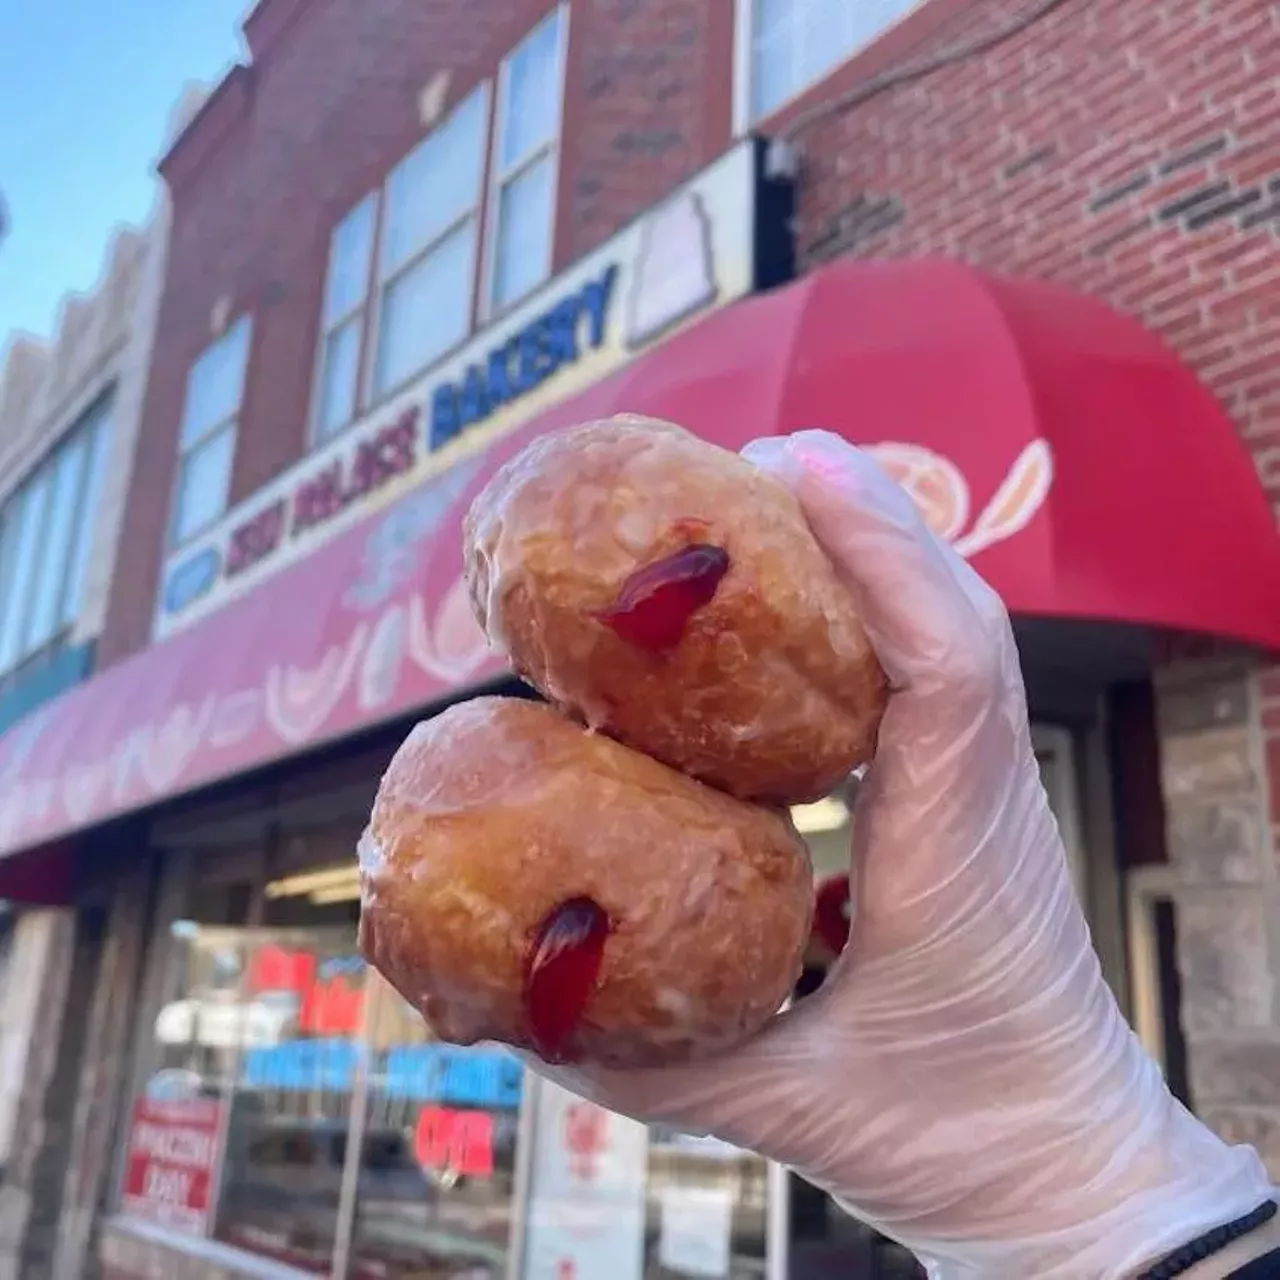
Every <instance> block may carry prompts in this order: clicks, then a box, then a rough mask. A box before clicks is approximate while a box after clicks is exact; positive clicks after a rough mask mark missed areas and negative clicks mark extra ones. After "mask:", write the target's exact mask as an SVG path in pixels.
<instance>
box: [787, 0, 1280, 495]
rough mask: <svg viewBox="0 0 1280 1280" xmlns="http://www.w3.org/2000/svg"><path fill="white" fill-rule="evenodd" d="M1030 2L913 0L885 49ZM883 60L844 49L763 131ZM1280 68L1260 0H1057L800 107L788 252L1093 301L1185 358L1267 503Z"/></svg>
mask: <svg viewBox="0 0 1280 1280" xmlns="http://www.w3.org/2000/svg"><path fill="white" fill-rule="evenodd" d="M1036 4H1037V0H982V3H980V4H975V3H967V4H960V5H958V4H956V3H955V0H928V2H927V3H926V4H925V5H924V6H923V7H922V9H921V10H920V11H918V13H917V14H916V15H915V16H914V17H913V18H910V19H908V20H907V21H906V22H905V23H904V24H902V26H901V27H900V28H899V30H898V31H897V32H895V33H894V42H895V44H896V45H897V55H898V58H899V60H902V59H915V58H918V57H920V56H923V55H928V54H930V53H933V52H936V51H937V50H939V49H941V48H943V47H945V46H958V47H961V48H963V46H964V45H965V44H966V43H967V42H972V41H973V40H974V38H975V37H976V36H978V35H980V34H981V33H983V32H984V31H989V30H992V29H995V28H998V27H999V26H1000V25H1001V24H1002V23H1003V22H1005V21H1007V20H1008V19H1009V18H1010V17H1012V16H1014V15H1017V14H1022V13H1026V12H1028V11H1030V10H1032V9H1034V8H1035V7H1036ZM931 11H932V12H931ZM948 12H949V16H948V17H946V18H945V19H944V18H943V17H942V16H941V15H943V14H944V13H948ZM979 15H980V16H979ZM915 31H923V32H926V33H927V38H923V39H921V40H916V39H914V38H913V34H914V32H915ZM860 64H861V65H860ZM892 65H894V64H893V63H892V62H890V63H889V66H892ZM899 65H900V62H899ZM884 66H885V58H884V55H883V53H882V52H881V51H877V50H873V51H871V53H870V54H869V55H868V56H867V58H866V59H865V62H864V60H862V59H855V60H854V61H853V62H852V63H850V64H849V65H848V66H846V67H845V68H844V69H843V70H842V71H841V72H840V73H839V74H838V75H837V76H835V77H833V78H832V79H831V80H829V81H828V82H827V83H826V84H825V85H824V86H822V87H821V88H820V89H819V90H818V91H817V92H815V93H813V94H810V95H809V97H808V98H807V99H806V100H805V101H804V102H802V103H800V104H797V107H796V108H795V109H792V110H791V111H790V112H787V113H784V114H783V115H782V116H780V117H779V118H778V120H777V122H776V123H775V125H774V127H777V126H781V127H783V128H786V127H787V126H788V123H789V118H791V119H794V116H795V115H796V113H797V111H798V110H804V109H807V108H808V107H810V106H812V105H813V104H814V103H815V102H821V101H828V100H831V99H832V98H834V97H837V96H839V95H840V94H841V93H843V92H847V91H849V90H851V89H854V88H856V87H857V86H858V85H859V84H860V83H864V82H865V80H866V78H867V77H868V76H869V75H871V74H872V73H874V72H877V71H881V70H883V68H884ZM1278 71H1280V10H1277V9H1276V7H1275V6H1274V5H1273V4H1271V3H1269V0H1214V3H1213V4H1212V5H1205V4H1201V3H1199V2H1198V0H1142V2H1141V3H1134V2H1133V0H1064V3H1061V4H1059V5H1058V6H1057V7H1056V8H1054V9H1053V10H1052V11H1051V12H1049V13H1048V14H1047V15H1046V16H1045V17H1043V18H1042V19H1040V20H1039V21H1038V22H1036V23H1033V24H1032V25H1031V26H1030V27H1029V28H1027V29H1026V30H1025V31H1024V32H1022V33H1021V34H1018V35H1016V36H1014V37H1012V38H1010V39H1008V40H1006V41H1004V42H1002V43H1000V44H998V45H996V46H995V47H994V48H992V49H990V50H989V51H987V52H985V53H981V54H979V55H977V56H973V57H967V58H966V57H960V58H958V59H957V61H955V62H954V64H952V65H949V66H947V67H945V68H942V69H940V70H937V71H934V72H932V73H931V74H928V75H926V76H924V77H923V78H921V79H919V80H917V81H915V82H914V83H906V84H902V85H900V86H898V87H896V88H890V89H888V90H886V91H885V92H883V93H881V94H879V95H878V96H876V97H875V98H873V99H871V100H870V101H867V102H864V103H863V104H861V105H858V106H855V107H853V108H852V109H851V110H849V111H847V112H845V113H841V112H839V111H833V112H830V113H828V114H826V115H825V116H823V117H821V118H819V119H816V120H813V121H812V122H811V123H809V124H808V125H804V123H803V122H800V127H799V128H798V130H797V131H796V133H795V134H794V137H795V140H796V141H797V142H798V143H799V144H800V146H801V148H802V150H803V154H804V164H805V176H804V182H803V186H802V194H801V199H800V218H799V234H800V239H801V249H802V255H803V256H804V258H805V259H806V260H807V261H809V262H815V261H819V260H821V259H823V258H826V257H829V256H831V255H833V254H835V253H842V252H854V253H858V254H863V255H877V256H896V255H915V254H921V253H945V254H949V255H952V256H955V257H959V258H964V259H966V260H968V261H971V262H974V263H977V264H979V265H981V266H984V267H988V268H992V269H995V270H998V271H1005V272H1011V273H1019V274H1024V275H1029V276H1034V277H1038V278H1044V279H1052V280H1056V281H1059V282H1061V283H1063V284H1066V285H1069V286H1072V287H1074V288H1076V289H1078V290H1081V291H1083V292H1086V293H1090V294H1092V295H1094V296H1096V297H1100V298H1104V299H1105V300H1107V301H1108V302H1110V303H1111V304H1112V305H1114V306H1115V307H1117V308H1118V309H1119V310H1121V311H1125V312H1128V313H1130V314H1132V315H1135V316H1137V317H1138V318H1140V319H1141V320H1142V321H1143V322H1144V323H1145V324H1146V325H1148V326H1149V327H1150V328H1152V329H1154V330H1156V331H1157V332H1159V333H1161V334H1162V335H1163V336H1164V337H1165V338H1166V339H1167V340H1168V341H1169V342H1170V343H1171V344H1172V345H1173V346H1174V347H1175V348H1176V349H1177V350H1178V352H1179V353H1180V354H1181V355H1182V356H1183V357H1184V358H1185V359H1186V360H1187V361H1188V363H1190V364H1191V365H1192V366H1193V367H1194V368H1195V369H1197V370H1198V371H1199V373H1200V374H1201V376H1202V377H1203V378H1204V380H1205V381H1206V382H1207V383H1208V384H1209V386H1210V387H1211V388H1212V389H1213V390H1214V391H1215V392H1216V393H1217V394H1218V396H1219V397H1220V399H1221V400H1222V402H1223V403H1224V405H1225V406H1226V407H1227V408H1228V410H1229V411H1230V413H1231V414H1232V417H1233V418H1234V420H1235V421H1236V422H1237V424H1238V425H1239V427H1240V430H1241V434H1242V435H1243V436H1244V437H1245V439H1246V440H1247V442H1248V444H1249V446H1250V448H1251V449H1252V450H1253V451H1254V453H1255V456H1256V457H1257V459H1258V465H1259V469H1260V471H1261V473H1262V475H1263V477H1264V480H1265V481H1266V483H1267V484H1268V487H1269V489H1270V492H1271V494H1272V496H1273V498H1275V499H1280V361H1277V359H1276V356H1277V355H1280V87H1277V84H1276V79H1275V78H1276V73H1277V72H1278Z"/></svg>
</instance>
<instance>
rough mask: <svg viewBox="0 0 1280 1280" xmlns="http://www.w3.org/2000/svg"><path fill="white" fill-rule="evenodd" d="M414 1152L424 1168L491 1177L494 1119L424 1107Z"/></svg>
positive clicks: (468, 1112)
mask: <svg viewBox="0 0 1280 1280" xmlns="http://www.w3.org/2000/svg"><path fill="white" fill-rule="evenodd" d="M413 1153H414V1155H415V1156H416V1157H417V1160H418V1163H419V1164H420V1165H421V1166H422V1167H423V1168H424V1169H436V1170H439V1171H441V1172H444V1171H448V1172H450V1173H461V1174H467V1175H469V1176H470V1177H473V1178H489V1177H492V1176H493V1117H492V1116H491V1115H490V1114H489V1113H488V1112H487V1111H454V1110H453V1109H452V1108H450V1107H423V1108H422V1110H421V1111H420V1112H419V1113H418V1126H417V1129H416V1130H415V1132H414V1135H413Z"/></svg>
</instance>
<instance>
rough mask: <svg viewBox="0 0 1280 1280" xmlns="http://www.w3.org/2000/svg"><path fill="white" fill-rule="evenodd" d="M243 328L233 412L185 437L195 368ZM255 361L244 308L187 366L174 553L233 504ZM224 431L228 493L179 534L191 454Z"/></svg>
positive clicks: (173, 509) (173, 496)
mask: <svg viewBox="0 0 1280 1280" xmlns="http://www.w3.org/2000/svg"><path fill="white" fill-rule="evenodd" d="M240 329H243V330H244V359H243V362H242V364H241V367H240V394H239V396H238V397H237V398H236V402H235V406H234V407H233V408H232V409H231V411H230V412H229V413H227V414H225V415H224V416H223V417H221V418H218V419H215V421H214V422H213V423H212V424H211V425H209V426H206V427H205V428H204V430H203V431H202V432H201V433H200V434H199V435H198V436H195V437H193V438H192V439H191V440H184V439H183V434H184V427H185V425H186V419H187V409H188V406H189V404H190V400H191V382H192V378H193V376H194V374H195V371H196V370H197V369H198V368H199V367H200V363H201V361H203V360H205V359H207V358H208V357H209V356H210V355H211V354H212V353H213V352H214V351H215V350H216V349H217V348H218V347H219V346H220V345H221V344H222V343H225V342H229V341H230V340H231V338H232V336H233V335H234V334H235V333H236V332H237V331H238V330H240ZM252 364H253V317H252V315H251V314H250V313H249V312H247V311H242V312H241V313H240V314H239V315H238V316H236V317H235V319H233V320H231V321H230V322H229V323H228V324H227V326H226V327H225V328H224V329H223V330H222V332H221V333H220V334H218V336H217V337H216V338H214V339H213V340H212V341H211V342H208V343H206V344H205V346H204V347H203V348H202V349H201V351H200V353H199V355H197V356H196V358H195V359H194V360H193V361H192V362H191V365H190V367H189V368H188V369H187V381H186V387H185V390H184V393H183V397H182V414H181V416H180V417H179V419H178V457H177V465H176V466H175V467H174V473H173V487H172V490H171V492H170V495H169V521H168V533H167V541H168V543H169V550H170V551H171V552H173V551H177V550H179V549H181V548H182V547H186V546H189V545H190V544H191V543H192V542H194V541H195V540H196V539H197V538H198V537H200V536H201V535H202V534H204V533H207V532H208V531H209V530H210V529H211V528H212V527H213V526H214V525H215V524H217V522H218V521H219V520H221V519H222V517H223V516H224V515H226V513H227V510H228V509H229V507H230V505H231V504H230V497H231V480H232V475H233V473H234V471H235V459H236V451H237V446H238V445H239V436H240V417H241V414H242V413H243V412H244V397H245V388H246V387H247V386H248V382H249V371H250V368H251V366H252ZM224 431H230V432H231V464H230V466H229V467H228V468H227V478H226V493H225V494H224V495H223V500H222V510H221V511H219V512H218V513H217V514H216V515H214V516H211V517H210V518H209V519H208V520H206V521H205V522H204V523H203V524H201V525H197V526H195V527H194V528H191V529H188V530H187V531H186V532H185V533H183V534H182V535H181V536H179V533H178V526H179V515H180V513H181V510H182V492H183V481H184V480H185V478H186V468H187V463H188V461H189V460H190V459H191V457H192V456H193V455H194V454H196V453H198V452H199V451H200V450H201V449H203V448H205V447H206V446H207V445H209V444H210V443H211V442H212V441H213V439H214V438H215V437H216V436H218V435H220V434H221V433H222V432H224Z"/></svg>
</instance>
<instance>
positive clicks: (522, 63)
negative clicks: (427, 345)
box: [485, 6, 567, 312]
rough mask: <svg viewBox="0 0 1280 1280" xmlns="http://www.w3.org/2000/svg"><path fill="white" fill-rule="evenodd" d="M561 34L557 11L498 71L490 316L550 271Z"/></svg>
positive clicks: (559, 11)
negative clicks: (500, 71) (499, 73)
mask: <svg viewBox="0 0 1280 1280" xmlns="http://www.w3.org/2000/svg"><path fill="white" fill-rule="evenodd" d="M566 27H567V18H566V16H565V10H564V8H563V6H561V7H558V8H557V9H556V10H555V12H554V13H552V14H551V15H550V16H549V17H547V18H545V19H544V20H543V21H542V22H540V23H539V24H538V25H537V26H536V27H535V28H534V29H533V30H532V31H531V32H530V33H529V34H528V35H527V36H526V37H525V38H524V40H523V41H521V43H520V44H519V45H518V46H517V47H516V48H515V49H514V50H513V51H512V52H511V54H510V55H509V56H508V57H507V59H506V61H505V62H503V64H502V75H501V78H500V82H499V89H498V121H497V129H496V131H495V136H494V143H493V166H492V191H491V194H490V206H489V207H490V218H491V219H492V226H491V228H490V241H489V248H490V258H489V271H488V280H487V289H486V297H485V304H486V309H487V310H488V311H489V312H497V311H501V310H503V309H504V308H506V307H508V306H510V305H511V304H512V303H513V302H517V301H518V300H519V299H521V298H523V297H524V296H525V295H526V294H527V293H529V292H530V291H531V290H532V289H534V288H536V287H537V286H538V285H539V284H541V283H542V281H543V280H545V279H546V278H547V275H548V274H549V273H550V271H551V252H552V232H553V228H554V225H555V194H556V154H557V144H558V142H559V139H560V113H561V103H562V102H563V98H564V47H565V34H566Z"/></svg>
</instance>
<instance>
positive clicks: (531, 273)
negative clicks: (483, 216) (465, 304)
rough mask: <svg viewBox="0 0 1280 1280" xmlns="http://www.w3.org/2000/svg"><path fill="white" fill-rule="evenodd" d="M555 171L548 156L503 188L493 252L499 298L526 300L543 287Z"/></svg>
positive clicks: (496, 292)
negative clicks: (529, 293)
mask: <svg viewBox="0 0 1280 1280" xmlns="http://www.w3.org/2000/svg"><path fill="white" fill-rule="evenodd" d="M555 170H556V166H555V161H554V159H553V158H552V157H551V156H550V155H544V156H543V157H542V158H541V159H540V160H535V161H534V162H533V164H531V165H529V166H528V168H526V169H522V170H521V171H520V173H519V174H517V175H516V176H515V177H514V178H512V180H511V181H510V182H509V183H507V185H506V186H505V187H503V188H502V191H501V194H500V195H499V197H498V225H497V228H496V230H495V232H494V250H493V292H494V297H495V298H496V299H515V298H522V297H524V295H525V294H526V293H528V292H530V290H532V289H534V288H536V287H537V286H538V285H539V284H541V282H542V280H543V278H544V276H545V275H546V254H547V246H548V245H549V244H550V243H551V220H552V217H553V209H554V204H555V176H556V172H555Z"/></svg>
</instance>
